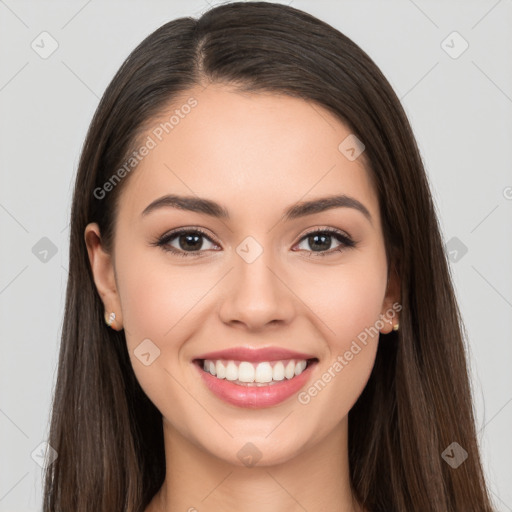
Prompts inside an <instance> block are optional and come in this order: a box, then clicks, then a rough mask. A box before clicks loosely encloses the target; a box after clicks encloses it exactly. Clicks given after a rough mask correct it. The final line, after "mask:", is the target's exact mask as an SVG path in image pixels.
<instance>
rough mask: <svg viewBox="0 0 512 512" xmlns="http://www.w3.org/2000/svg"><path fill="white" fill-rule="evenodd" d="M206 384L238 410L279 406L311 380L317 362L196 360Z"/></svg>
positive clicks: (312, 359)
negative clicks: (240, 408) (238, 408)
mask: <svg viewBox="0 0 512 512" xmlns="http://www.w3.org/2000/svg"><path fill="white" fill-rule="evenodd" d="M193 363H194V366H195V367H196V368H197V370H198V372H199V374H200V376H201V378H202V380H203V382H204V383H205V384H206V386H207V387H208V389H209V390H210V391H212V392H213V393H214V394H215V395H216V396H217V397H219V398H221V399H222V400H223V401H225V402H228V403H230V404H232V405H235V406H238V407H248V408H260V407H270V406H273V405H277V404H279V403H281V402H283V401H284V400H286V399H287V398H289V397H290V396H292V395H293V394H295V393H296V392H298V391H299V390H300V389H301V388H302V387H303V386H304V385H305V384H306V383H307V381H308V380H309V378H310V376H311V373H312V371H313V369H314V367H315V366H316V364H317V363H318V358H316V357H315V358H309V359H298V358H295V359H281V360H275V361H237V360H227V359H199V358H198V359H194V360H193Z"/></svg>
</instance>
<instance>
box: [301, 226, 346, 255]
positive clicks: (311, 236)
mask: <svg viewBox="0 0 512 512" xmlns="http://www.w3.org/2000/svg"><path fill="white" fill-rule="evenodd" d="M333 238H334V239H336V240H337V241H338V243H339V246H338V247H335V248H334V249H331V250H325V251H324V250H322V249H329V248H330V246H331V242H332V240H333ZM300 243H307V244H309V246H310V247H315V246H316V247H317V249H319V250H313V251H311V252H314V253H317V255H318V256H326V255H328V254H332V253H333V252H339V251H341V250H343V249H345V248H350V247H354V246H355V242H354V241H353V240H352V239H351V238H350V237H348V236H347V235H345V234H344V233H342V232H341V231H338V230H333V229H324V230H322V231H313V232H311V233H308V234H307V235H305V236H304V237H302V239H301V242H300ZM306 250H307V249H306Z"/></svg>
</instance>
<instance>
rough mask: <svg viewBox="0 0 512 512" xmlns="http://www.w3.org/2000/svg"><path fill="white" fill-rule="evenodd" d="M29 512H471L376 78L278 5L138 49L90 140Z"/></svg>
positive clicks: (170, 27) (461, 413)
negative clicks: (46, 450)
mask: <svg viewBox="0 0 512 512" xmlns="http://www.w3.org/2000/svg"><path fill="white" fill-rule="evenodd" d="M70 249H71V250H70V267H69V268H70V271H69V281H68V289H67V298H66V312H65V318H64V328H63V334H62V345H61V353H60V360H59V369H58V380H57V385H56V391H55V398H54V404H53V416H52V424H51V432H50V438H49V444H50V445H51V446H52V447H53V448H54V449H55V450H56V451H57V452H58V458H57V460H56V461H55V462H54V463H53V464H52V465H50V466H49V468H48V471H47V475H46V488H45V502H44V510H45V511H48V512H49V511H57V510H59V511H60V510H73V511H77V512H79V511H91V510H95V511H105V512H106V511H109V512H111V511H118V510H119V511H130V512H131V511H141V512H142V511H146V512H156V511H165V512H170V511H175V510H183V511H185V510H189V511H194V510H197V511H203V510H212V511H215V510H229V511H244V512H252V511H256V510H258V511H260V510H265V511H284V510H290V511H291V510H308V511H310V512H313V511H320V510H322V511H323V510H328V511H331V510H332V511H334V510H336V511H338V510H342V511H347V512H348V511H350V512H352V511H367V512H378V511H385V512H389V511H404V512H405V511H408V512H409V511H422V512H423V511H432V512H434V511H435V512H441V511H442V512H446V511H470V510H471V511H472V510H474V511H490V510H492V508H491V504H490V500H489V497H488V494H487V490H486V485H485V482H484V477H483V473H482V468H481V465H480V458H479V451H478V445H477V441H476V435H475V427H474V418H473V414H472V405H471V395H470V388H469V383H468V373H467V368H466V362H465V352H464V345H463V338H462V334H461V331H462V322H461V318H460V315H459V311H458V308H457V304H456V301H455V297H454V291H453V287H452V283H451V280H450V277H449V272H448V266H447V260H446V257H445V254H444V251H443V244H442V240H441V236H440V232H439V226H438V222H437V219H436V213H435V209H434V206H433V202H432V199H431V195H430V191H429V186H428V181H427V178H426V175H425V171H424V168H423V166H422V162H421V158H420V155H419V152H418V149H417V146H416V143H415V140H414V136H413V134H412V131H411V128H410V126H409V123H408V121H407V119H406V116H405V114H404V111H403V109H402V107H401V105H400V103H399V101H398V99H397V97H396V95H395V93H394V92H393V90H392V88H391V87H390V85H389V83H388V82H387V80H386V79H385V78H384V76H383V75H382V73H381V72H380V70H379V69H378V68H377V66H376V65H375V64H374V63H373V61H372V60H371V59H370V58H369V57H368V56H367V55H366V54H365V53H364V52H363V51H362V50H361V49H360V48H359V47H358V46H357V45H356V44H354V43H353V42H352V41H350V40H349V39H348V38H347V37H346V36H344V35H343V34H341V33H340V32H338V31H337V30H335V29H334V28H332V27H331V26H329V25H327V24H326V23H323V22H321V21H319V20H318V19H316V18H314V17H312V16H310V15H308V14H306V13H304V12H302V11H300V10H297V9H294V8H291V7H289V6H283V5H279V4H271V3H266V2H251V3H245V2H238V3H232V4H227V5H222V6H219V7H216V8H214V9H211V10H210V11H209V12H207V13H206V14H204V15H203V16H202V17H201V18H200V19H198V20H196V19H192V18H181V19H178V20H175V21H172V22H169V23H167V24H165V25H164V26H162V27H161V28H160V29H158V30H157V31H155V32H154V33H153V34H151V35H150V36H149V37H148V38H147V39H146V40H144V41H143V42H142V43H141V44H140V45H139V46H138V47H137V48H136V49H135V50H134V51H133V52H132V54H131V55H130V56H129V57H128V59H127V60H126V62H125V63H124V64H123V66H122V67H121V69H120V70H119V71H118V73H117V74H116V76H115V77H114V79H113V80H112V82H111V84H110V85H109V87H108V88H107V90H106V92H105V94H104V96H103V98H102V100H101V102H100V104H99V106H98V109H97V111H96V114H95V116H94V119H93V121H92V123H91V126H90V129H89V132H88V134H87V139H86V141H85V144H84V148H83V152H82V157H81V161H80V165H79V169H78V173H77V179H76V184H75V194H74V200H73V206H72V213H71V240H70Z"/></svg>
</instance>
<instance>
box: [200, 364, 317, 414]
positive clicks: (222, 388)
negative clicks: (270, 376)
mask: <svg viewBox="0 0 512 512" xmlns="http://www.w3.org/2000/svg"><path fill="white" fill-rule="evenodd" d="M317 362H318V361H316V360H315V361H313V362H310V363H309V364H308V366H307V368H306V369H305V370H304V371H303V372H302V373H301V374H300V375H296V376H295V377H293V378H292V379H287V378H285V379H284V380H282V381H278V382H276V383H275V384H272V385H269V386H242V385H239V384H233V382H231V381H229V380H226V379H218V378H217V377H214V376H213V375H212V374H211V373H208V372H205V371H204V370H203V369H202V368H201V367H200V366H199V364H197V362H195V363H194V366H195V367H196V368H197V371H198V372H199V373H200V375H201V378H202V379H203V382H204V383H205V384H206V386H207V387H208V389H209V390H210V391H212V392H213V393H214V394H215V395H217V396H218V397H219V398H221V399H222V400H224V401H225V402H228V403H229V404H232V405H236V406H237V407H246V408H250V409H258V408H261V407H271V406H273V405H277V404H279V403H281V402H284V401H285V400H286V399H287V398H289V397H290V396H292V395H293V394H295V393H297V392H298V391H299V390H300V389H301V388H302V387H303V386H304V385H305V384H306V382H307V381H308V379H309V378H310V376H311V373H312V371H313V368H314V366H315V365H316V363H317ZM201 364H202V363H201Z"/></svg>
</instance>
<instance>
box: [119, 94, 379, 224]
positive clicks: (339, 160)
mask: <svg viewBox="0 0 512 512" xmlns="http://www.w3.org/2000/svg"><path fill="white" fill-rule="evenodd" d="M350 136H351V132H350V130H349V128H348V127H347V126H346V125H345V124H343V123H342V122H341V121H340V120H339V119H338V118H336V117H335V116H334V115H333V114H331V113H330V112H329V111H328V110H326V109H325V108H323V107H321V106H320V105H318V104H316V103H313V102H309V101H305V100H303V99H300V98H294V97H291V96H287V95H281V94H279V95H278V94H275V93H266V92H265V93H260V92H258V93H241V92H239V91H236V90H235V89H233V88H231V87H228V86H223V85H219V84H210V85H209V86H208V87H207V88H206V89H204V90H202V88H201V87H195V88H192V89H189V90H187V91H186V92H185V93H183V94H182V95H181V96H180V97H179V98H177V99H175V100H174V101H173V102H172V105H169V106H168V107H167V108H166V109H164V110H162V112H161V113H160V115H159V116H158V117H157V118H154V119H153V120H151V121H150V122H149V123H148V124H147V127H146V132H145V133H144V135H143V136H142V137H141V139H140V143H139V145H138V146H137V147H136V151H137V152H138V153H139V160H140V161H139V163H138V164H137V166H136V167H135V168H134V170H133V171H132V173H131V175H130V176H129V180H128V183H126V186H125V187H124V190H123V193H122V194H121V201H120V205H121V206H120V208H121V209H124V210H125V211H124V213H125V215H128V216H130V217H133V219H135V216H136V215H140V213H141V212H142V211H143V209H144V208H145V207H146V206H147V204H148V203H149V202H151V201H152V200H154V199H155V198H157V197H160V196H162V195H164V194H181V195H189V196H190V195H196V196H200V197H207V198H211V199H214V200H215V201H217V202H220V203H222V204H225V205H226V206H227V207H228V209H230V211H231V207H230V205H231V206H232V208H233V210H236V209H238V210H239V211H238V212H237V211H233V215H235V216H236V215H237V214H240V215H245V214H248V215H250V214H252V215H254V214H255V213H257V214H259V216H260V217H261V216H262V215H263V214H264V213H265V212H266V213H269V214H270V213H271V212H272V213H276V212H277V211H278V210H279V211H280V210H282V209H283V208H284V207H285V206H289V205H290V204H293V203H294V202H298V201H303V200H308V199H310V198H315V197H319V196H325V195H330V194H347V195H350V196H353V197H355V198H356V199H358V200H360V201H361V202H364V204H365V205H366V207H367V208H368V210H370V212H371V213H372V216H373V217H374V218H377V219H378V201H377V197H376V195H375V191H374V189H373V186H372V184H371V180H370V176H369V174H368V170H367V169H366V168H365V165H364V163H363V158H364V154H363V155H362V156H361V157H360V158H357V159H355V160H353V161H351V160H349V159H348V158H347V157H346V156H345V154H344V153H342V151H341V150H340V144H341V143H343V141H345V140H347V137H350ZM349 140H350V139H349ZM139 146H140V147H139ZM142 146H146V147H147V148H149V149H148V150H147V151H143V150H141V149H142ZM343 148H344V145H343V144H342V149H343ZM356 149H357V148H356ZM141 153H144V154H145V155H144V156H142V157H141V156H140V154H141ZM274 207H275V208H274ZM274 209H275V212H274Z"/></svg>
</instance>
